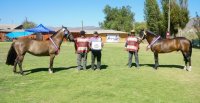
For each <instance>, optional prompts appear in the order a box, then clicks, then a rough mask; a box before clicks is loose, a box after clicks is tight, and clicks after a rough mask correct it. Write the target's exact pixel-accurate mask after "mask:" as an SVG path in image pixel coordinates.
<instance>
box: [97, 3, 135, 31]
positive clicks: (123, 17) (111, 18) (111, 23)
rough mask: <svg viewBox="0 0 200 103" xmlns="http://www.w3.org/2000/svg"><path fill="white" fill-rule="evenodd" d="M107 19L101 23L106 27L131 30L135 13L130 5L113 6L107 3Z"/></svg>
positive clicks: (105, 11)
mask: <svg viewBox="0 0 200 103" xmlns="http://www.w3.org/2000/svg"><path fill="white" fill-rule="evenodd" d="M103 12H104V14H105V20H104V21H103V22H101V23H100V26H101V27H102V28H104V29H114V30H120V31H126V32H130V31H131V30H132V29H133V22H134V13H133V12H131V7H130V6H122V7H121V8H118V7H115V8H112V7H110V6H109V5H106V6H105V8H104V10H103Z"/></svg>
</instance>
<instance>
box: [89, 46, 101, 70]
mask: <svg viewBox="0 0 200 103" xmlns="http://www.w3.org/2000/svg"><path fill="white" fill-rule="evenodd" d="M91 58H92V63H91V68H92V69H94V68H95V59H96V58H97V69H101V50H91Z"/></svg>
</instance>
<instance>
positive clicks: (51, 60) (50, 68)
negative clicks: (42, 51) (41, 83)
mask: <svg viewBox="0 0 200 103" xmlns="http://www.w3.org/2000/svg"><path fill="white" fill-rule="evenodd" d="M54 58H55V54H50V64H49V73H53V70H52V69H53V60H54Z"/></svg>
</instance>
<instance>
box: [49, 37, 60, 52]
mask: <svg viewBox="0 0 200 103" xmlns="http://www.w3.org/2000/svg"><path fill="white" fill-rule="evenodd" d="M49 40H50V41H51V42H52V43H53V45H54V47H55V49H56V55H58V54H59V52H60V49H59V48H58V46H57V45H56V43H55V42H54V41H53V39H52V38H51V37H50V38H49Z"/></svg>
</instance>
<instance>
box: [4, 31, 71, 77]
mask: <svg viewBox="0 0 200 103" xmlns="http://www.w3.org/2000/svg"><path fill="white" fill-rule="evenodd" d="M65 37H66V38H67V39H68V40H70V41H73V39H74V38H73V36H72V34H71V33H70V32H69V30H68V29H67V28H66V27H62V28H61V29H60V30H58V31H57V32H56V33H55V34H53V35H52V36H51V37H50V38H49V40H45V41H38V40H33V39H29V38H21V39H18V40H16V41H14V42H13V43H12V44H11V47H10V50H9V51H8V55H7V60H6V64H7V65H12V66H14V67H13V72H14V73H17V72H16V66H17V64H18V65H19V68H20V74H21V75H23V74H24V73H23V70H22V62H23V59H24V56H25V54H26V53H27V52H28V53H30V54H32V55H34V56H50V64H49V73H53V70H52V68H53V61H54V58H55V56H56V55H57V54H58V52H59V49H60V46H61V44H62V42H63V39H64V38H65Z"/></svg>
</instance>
